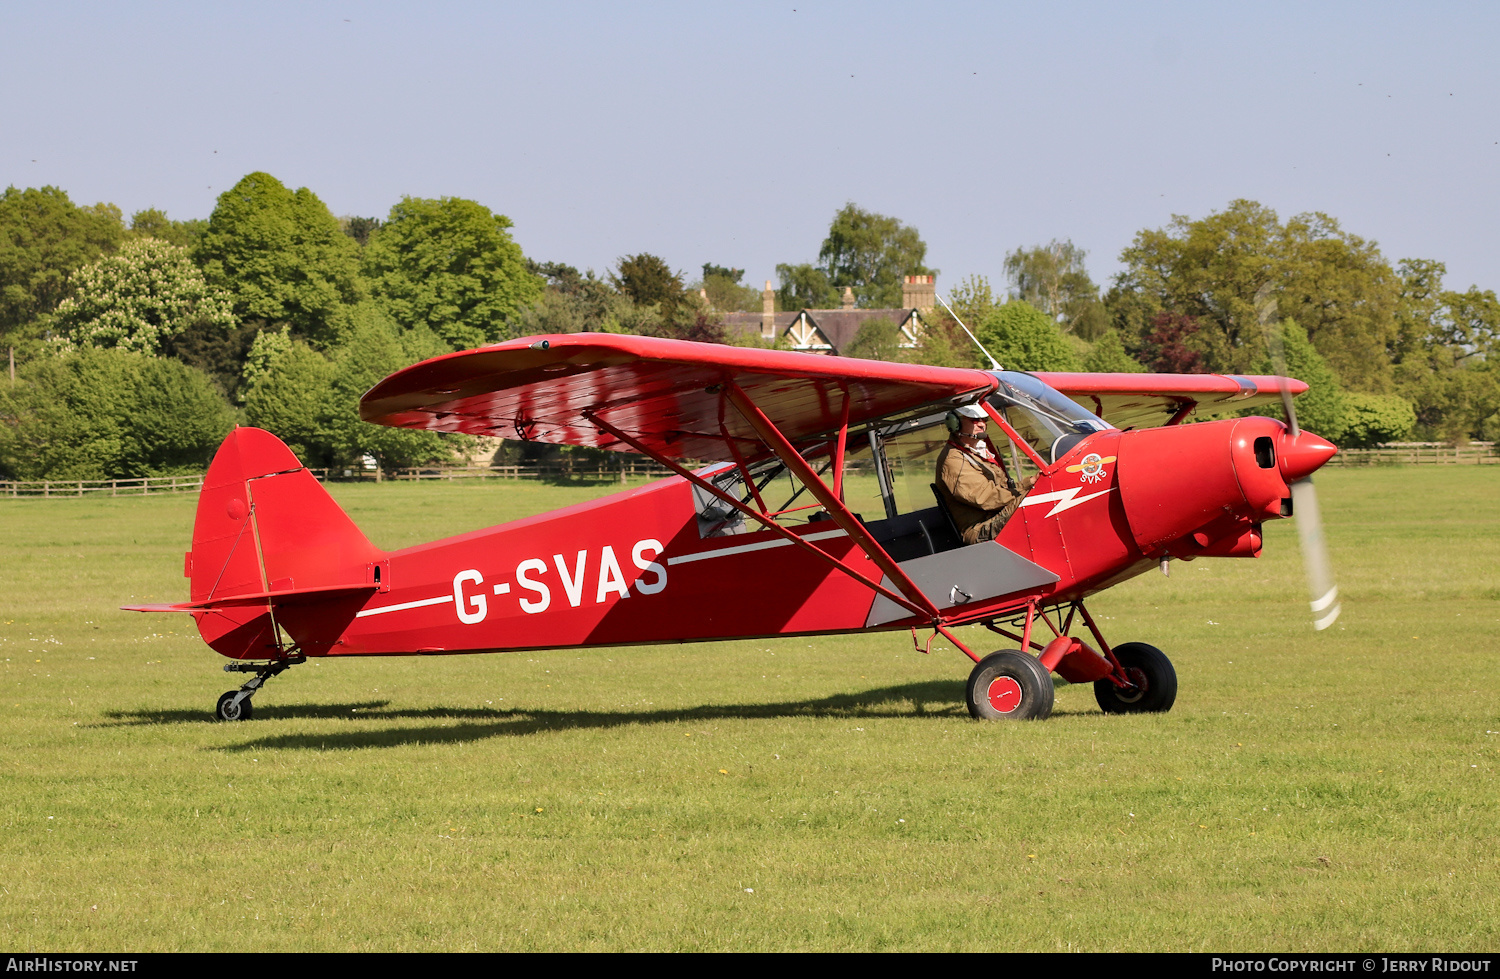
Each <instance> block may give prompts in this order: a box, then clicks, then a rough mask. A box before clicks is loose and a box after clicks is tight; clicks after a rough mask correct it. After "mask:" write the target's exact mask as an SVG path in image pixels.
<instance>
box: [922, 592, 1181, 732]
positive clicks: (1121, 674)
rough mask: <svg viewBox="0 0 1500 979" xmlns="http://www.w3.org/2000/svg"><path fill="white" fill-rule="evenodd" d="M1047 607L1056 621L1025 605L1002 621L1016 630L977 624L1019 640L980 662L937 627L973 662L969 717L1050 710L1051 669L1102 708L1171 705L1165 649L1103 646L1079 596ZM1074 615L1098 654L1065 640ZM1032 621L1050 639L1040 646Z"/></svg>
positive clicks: (1149, 709) (1141, 710) (1172, 685)
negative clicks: (1090, 688)
mask: <svg viewBox="0 0 1500 979" xmlns="http://www.w3.org/2000/svg"><path fill="white" fill-rule="evenodd" d="M1064 609H1066V611H1067V617H1066V618H1064V617H1063V611H1064ZM1052 611H1053V612H1054V613H1055V614H1056V616H1057V619H1058V621H1057V622H1056V623H1054V622H1053V621H1052V618H1051V616H1049V615H1048V613H1047V610H1045V609H1042V608H1040V607H1039V606H1038V605H1036V604H1033V605H1029V606H1028V607H1027V608H1026V611H1025V615H1024V616H1022V617H1020V618H1017V619H1015V620H1013V621H1010V622H1009V623H1007V624H1008V625H1010V626H1011V627H1012V628H1017V627H1018V628H1020V629H1021V632H1020V634H1017V633H1015V632H1013V631H1012V630H1011V629H1007V628H1004V627H1002V626H1000V625H999V624H997V623H996V622H995V621H994V620H993V619H992V620H990V621H988V622H984V623H982V624H983V625H984V626H985V628H987V629H989V630H990V631H991V632H994V633H997V634H999V635H1002V636H1005V637H1006V638H1008V639H1013V640H1015V641H1017V642H1019V643H1020V644H1021V649H1020V650H1019V651H1006V652H1000V653H992V654H991V655H989V656H986V657H985V658H984V659H982V660H981V659H980V658H979V656H978V655H976V654H975V653H973V652H971V651H970V650H969V649H968V648H967V647H965V646H964V645H963V644H962V643H960V642H958V640H957V639H956V638H955V637H954V636H953V635H952V634H951V633H949V632H947V631H946V630H944V631H943V635H945V636H947V637H948V638H949V639H950V640H952V641H953V642H954V644H955V645H957V646H958V647H959V648H960V649H963V651H964V652H966V653H968V655H969V657H970V658H971V659H973V660H974V661H975V663H976V665H975V667H974V672H973V673H971V674H970V675H969V685H968V698H967V699H968V703H969V713H970V714H971V715H972V716H973V717H974V718H975V719H976V720H991V719H995V718H1002V717H1003V718H1014V719H1030V718H1037V719H1040V718H1044V717H1046V716H1047V715H1048V714H1050V713H1051V712H1052V681H1051V673H1052V671H1054V670H1055V671H1056V672H1057V673H1058V675H1059V676H1061V677H1062V678H1063V679H1065V680H1067V681H1069V682H1070V683H1090V682H1091V683H1093V685H1094V698H1095V699H1096V700H1097V701H1098V702H1099V707H1100V709H1101V710H1103V711H1104V712H1105V713H1106V714H1147V713H1159V712H1162V711H1168V710H1171V709H1172V704H1173V703H1174V702H1175V701H1176V700H1177V672H1176V671H1175V670H1174V669H1173V668H1172V661H1171V660H1169V659H1167V656H1166V654H1165V653H1163V652H1162V651H1161V650H1159V649H1157V648H1156V647H1155V646H1148V645H1147V644H1146V643H1143V642H1127V643H1122V644H1120V645H1119V646H1115V647H1114V648H1113V649H1111V648H1110V646H1109V644H1108V643H1107V642H1105V641H1104V636H1103V635H1101V634H1100V632H1099V627H1098V626H1097V625H1096V624H1095V622H1094V618H1093V616H1091V615H1089V612H1088V609H1086V608H1084V607H1083V602H1082V601H1073V602H1069V603H1068V604H1067V605H1066V606H1063V605H1059V606H1055V607H1054V609H1053V610H1052ZM1075 615H1078V616H1081V617H1082V619H1083V623H1084V625H1085V626H1087V627H1088V630H1089V632H1091V633H1092V634H1093V637H1094V641H1095V642H1097V643H1098V645H1099V649H1100V650H1101V651H1102V655H1101V653H1099V652H1095V651H1094V650H1093V649H1091V648H1089V647H1088V646H1085V645H1084V644H1083V643H1081V642H1080V641H1079V640H1077V639H1070V638H1069V633H1070V632H1071V630H1072V626H1073V618H1074V616H1075ZM1038 619H1040V620H1041V621H1042V622H1043V623H1044V624H1045V625H1046V626H1047V628H1048V629H1050V630H1051V631H1052V634H1053V635H1054V636H1056V637H1057V638H1056V639H1054V640H1053V641H1052V642H1051V643H1049V644H1047V645H1046V646H1043V644H1042V643H1040V642H1038V641H1035V640H1033V639H1032V626H1033V625H1034V624H1035V622H1036V621H1037V620H1038ZM1032 650H1036V651H1037V652H1039V653H1041V657H1040V658H1039V659H1038V658H1035V657H1033V656H1031V655H1030V652H1031V651H1032Z"/></svg>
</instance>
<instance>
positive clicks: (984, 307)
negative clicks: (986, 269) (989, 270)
mask: <svg viewBox="0 0 1500 979" xmlns="http://www.w3.org/2000/svg"><path fill="white" fill-rule="evenodd" d="M1001 301H1003V299H1002V300H996V298H995V292H994V290H993V289H991V288H990V280H989V278H988V277H987V276H983V275H971V276H967V277H966V278H964V279H963V281H961V282H959V284H958V285H956V286H954V287H953V289H952V290H951V291H950V292H949V293H948V305H950V306H952V307H953V312H955V313H957V314H958V315H959V317H961V318H962V319H963V321H964V323H965V324H966V325H967V326H968V327H969V329H971V330H972V329H973V328H974V327H975V326H976V325H978V324H979V323H982V322H984V318H985V317H986V316H989V315H990V313H991V312H993V311H994V310H995V308H996V307H997V306H998V305H999V304H1000V302H1001ZM934 312H936V311H935V310H934ZM943 313H944V315H946V314H947V310H946V309H944V310H943Z"/></svg>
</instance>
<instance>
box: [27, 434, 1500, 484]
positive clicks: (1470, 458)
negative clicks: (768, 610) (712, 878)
mask: <svg viewBox="0 0 1500 979" xmlns="http://www.w3.org/2000/svg"><path fill="white" fill-rule="evenodd" d="M621 463H622V464H621V465H618V466H613V467H609V468H603V467H597V466H588V467H585V466H566V465H559V464H556V463H553V464H551V465H543V466H447V467H427V468H423V469H400V470H397V471H396V472H393V473H385V474H382V473H379V472H377V471H375V470H363V469H313V470H309V471H310V472H311V473H312V474H313V476H315V477H316V478H317V480H318V481H319V482H330V481H331V482H372V483H373V482H381V481H382V480H454V479H506V480H512V479H588V480H608V481H611V482H620V483H625V482H628V481H630V480H632V479H660V478H662V477H663V476H670V475H671V474H672V473H671V470H669V469H667V468H666V467H665V466H660V465H657V464H656V463H654V462H650V461H648V460H646V459H636V458H632V457H628V456H627V457H624V458H622V460H621ZM1328 465H1330V466H1417V465H1450V466H1451V465H1460V466H1493V465H1500V453H1497V452H1496V446H1495V443H1493V442H1470V443H1469V444H1468V445H1442V444H1440V443H1434V442H1408V443H1395V444H1388V445H1382V446H1378V447H1376V448H1373V449H1341V450H1340V451H1339V454H1338V455H1336V456H1334V457H1333V459H1332V460H1330V461H1329V463H1328ZM689 468H694V467H693V466H689ZM202 486H203V476H202V475H188V476H147V477H143V478H138V479H51V480H33V481H15V482H5V481H0V498H4V497H54V496H74V497H77V496H149V495H154V494H157V493H196V492H198V490H199V489H201V488H202Z"/></svg>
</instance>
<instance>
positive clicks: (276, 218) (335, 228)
mask: <svg viewBox="0 0 1500 979" xmlns="http://www.w3.org/2000/svg"><path fill="white" fill-rule="evenodd" d="M196 257H197V259H198V262H199V264H200V265H201V266H202V268H203V274H204V276H205V277H206V278H207V279H208V282H209V284H210V285H212V286H216V287H218V288H221V289H224V290H225V291H227V292H228V293H229V294H230V296H231V297H232V299H233V303H234V312H235V316H236V317H238V318H239V319H240V320H242V321H243V320H252V319H261V320H265V321H266V322H268V323H286V324H288V325H290V326H291V328H292V332H293V333H295V334H296V335H298V336H301V337H306V338H307V339H308V340H310V341H311V342H312V343H314V344H315V345H318V346H323V347H326V346H330V345H332V344H334V343H336V342H337V340H338V338H339V336H340V334H341V333H342V332H344V330H345V329H346V328H347V324H348V317H349V313H350V307H351V306H352V305H353V304H354V303H356V302H358V301H359V300H360V299H361V298H362V297H363V295H364V292H365V285H364V282H363V280H362V279H361V278H360V274H359V246H358V245H357V244H355V242H354V240H353V239H351V238H350V237H349V236H348V235H346V234H344V233H343V231H342V230H340V228H339V222H338V219H337V218H335V217H334V216H333V215H332V214H331V213H330V212H329V210H328V208H327V207H326V206H325V205H324V204H323V202H322V201H321V200H319V199H318V197H317V195H315V194H314V193H313V192H312V191H310V190H308V189H307V188H306V187H302V188H299V189H298V190H296V191H291V190H288V189H287V188H286V187H285V186H284V185H283V184H282V183H281V181H279V180H277V179H276V178H275V177H273V176H271V175H270V174H268V173H260V172H256V173H252V174H249V175H247V176H246V177H244V178H243V179H242V180H240V182H239V183H237V184H235V185H234V186H233V187H232V188H230V189H229V190H227V191H225V192H224V193H222V194H220V195H219V200H218V204H217V206H215V207H214V212H213V214H212V216H210V217H209V219H208V227H207V228H206V229H204V231H203V235H202V237H201V238H200V239H199V242H198V249H197V255H196Z"/></svg>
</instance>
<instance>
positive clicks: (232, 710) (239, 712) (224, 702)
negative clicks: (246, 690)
mask: <svg viewBox="0 0 1500 979" xmlns="http://www.w3.org/2000/svg"><path fill="white" fill-rule="evenodd" d="M239 696H240V692H239V691H238V690H226V691H224V695H223V696H222V697H220V698H219V703H218V706H217V707H215V708H214V716H215V717H217V718H218V719H219V720H221V721H248V720H250V698H249V697H241V698H240V700H239V701H238V702H236V701H235V698H236V697H239Z"/></svg>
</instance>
